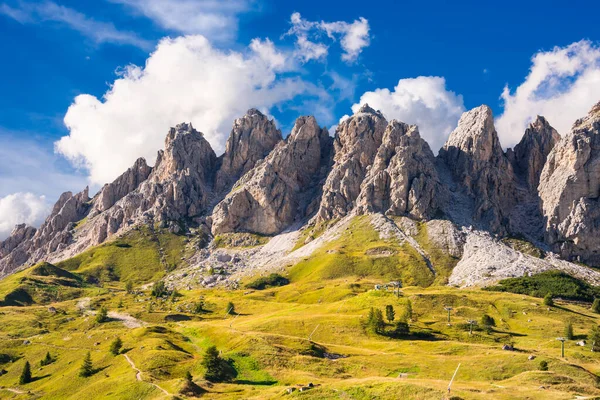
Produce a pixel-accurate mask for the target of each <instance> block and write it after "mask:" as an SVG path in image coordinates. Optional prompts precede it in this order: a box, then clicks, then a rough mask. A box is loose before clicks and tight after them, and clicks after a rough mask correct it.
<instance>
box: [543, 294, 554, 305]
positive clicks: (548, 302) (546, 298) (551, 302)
mask: <svg viewBox="0 0 600 400" xmlns="http://www.w3.org/2000/svg"><path fill="white" fill-rule="evenodd" d="M544 305H545V306H548V307H552V306H553V305H554V299H553V298H552V293H548V294H546V296H544Z"/></svg>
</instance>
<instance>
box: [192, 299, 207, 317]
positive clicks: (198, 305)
mask: <svg viewBox="0 0 600 400" xmlns="http://www.w3.org/2000/svg"><path fill="white" fill-rule="evenodd" d="M193 311H194V314H201V313H203V312H204V297H202V296H200V298H199V299H198V301H197V302H195V303H194V309H193Z"/></svg>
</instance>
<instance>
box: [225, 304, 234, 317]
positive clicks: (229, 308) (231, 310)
mask: <svg viewBox="0 0 600 400" xmlns="http://www.w3.org/2000/svg"><path fill="white" fill-rule="evenodd" d="M225 311H226V312H227V313H228V314H231V315H234V314H235V304H233V303H232V302H231V301H230V302H229V303H227V307H226V308H225Z"/></svg>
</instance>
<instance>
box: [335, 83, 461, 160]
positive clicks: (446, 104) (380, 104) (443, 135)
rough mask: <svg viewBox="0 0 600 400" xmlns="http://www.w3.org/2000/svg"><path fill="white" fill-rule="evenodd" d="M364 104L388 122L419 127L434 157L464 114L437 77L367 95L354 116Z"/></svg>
mask: <svg viewBox="0 0 600 400" xmlns="http://www.w3.org/2000/svg"><path fill="white" fill-rule="evenodd" d="M365 103H368V104H369V106H371V107H372V108H374V109H376V110H380V111H381V112H382V113H383V114H384V115H385V117H386V118H387V119H388V120H391V119H397V120H399V121H402V122H405V123H408V124H415V125H418V126H419V132H420V133H421V137H423V138H424V139H425V140H426V141H427V142H428V143H429V146H430V147H431V150H432V151H433V152H434V153H436V154H437V152H438V150H439V149H440V148H441V147H442V145H443V144H444V142H445V141H446V139H447V138H448V135H449V134H450V132H452V130H453V129H454V128H455V127H456V124H457V122H458V120H459V118H460V116H461V114H462V113H463V112H464V111H465V106H464V104H463V98H462V96H461V95H457V94H456V93H454V92H452V91H449V90H447V89H446V80H445V79H444V78H442V77H438V76H419V77H417V78H410V79H400V81H398V84H397V85H396V87H395V88H394V90H393V91H390V90H389V89H376V90H374V91H372V92H366V93H365V94H363V95H362V96H361V98H360V101H359V102H358V103H357V104H354V105H353V106H352V111H354V112H357V111H358V109H359V108H360V106H361V105H363V104H365ZM346 117H347V116H344V117H342V119H341V120H340V122H341V121H342V120H343V119H344V118H346Z"/></svg>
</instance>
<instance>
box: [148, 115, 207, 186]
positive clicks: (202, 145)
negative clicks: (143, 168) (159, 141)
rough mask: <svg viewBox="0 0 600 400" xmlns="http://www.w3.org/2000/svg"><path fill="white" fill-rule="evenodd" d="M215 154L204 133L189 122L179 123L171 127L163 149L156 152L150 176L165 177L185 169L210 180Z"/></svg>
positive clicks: (205, 179)
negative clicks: (156, 155) (154, 163)
mask: <svg viewBox="0 0 600 400" xmlns="http://www.w3.org/2000/svg"><path fill="white" fill-rule="evenodd" d="M216 160H217V156H216V155H215V152H214V151H213V149H212V147H211V146H210V144H209V143H208V141H207V140H206V139H205V138H204V135H203V134H202V133H200V132H198V131H197V130H196V129H194V127H193V126H192V124H191V123H189V124H188V123H181V124H178V125H177V126H175V127H174V128H171V129H170V130H169V133H168V134H167V137H166V139H165V150H164V151H162V150H161V151H159V152H158V157H157V160H156V165H155V167H154V171H153V173H152V178H153V179H154V180H155V181H156V180H157V179H158V180H162V179H166V178H167V176H169V175H173V174H176V173H178V172H180V171H183V170H185V169H189V170H190V171H192V173H195V174H197V175H199V176H200V177H201V178H202V180H204V181H212V177H213V176H214V175H213V174H214V167H215V164H216Z"/></svg>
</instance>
